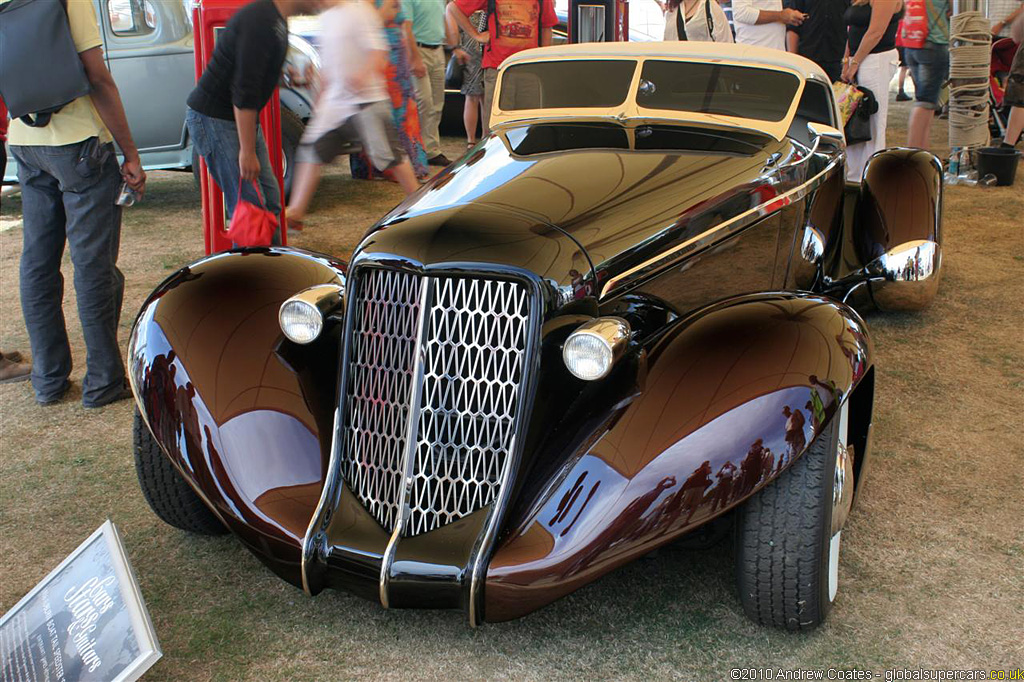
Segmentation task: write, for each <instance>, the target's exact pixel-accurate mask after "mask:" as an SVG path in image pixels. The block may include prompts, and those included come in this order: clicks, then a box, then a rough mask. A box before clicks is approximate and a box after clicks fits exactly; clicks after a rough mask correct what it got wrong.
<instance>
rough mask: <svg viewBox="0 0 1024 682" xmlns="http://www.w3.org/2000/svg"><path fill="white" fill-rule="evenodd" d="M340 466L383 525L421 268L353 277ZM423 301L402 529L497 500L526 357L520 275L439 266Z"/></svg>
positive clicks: (404, 406)
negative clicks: (472, 273)
mask: <svg viewBox="0 0 1024 682" xmlns="http://www.w3.org/2000/svg"><path fill="white" fill-rule="evenodd" d="M354 280H355V282H354V284H355V286H354V287H353V290H352V291H353V295H354V296H356V299H355V301H354V302H353V306H352V308H351V310H352V313H351V317H352V319H351V324H352V337H351V344H352V346H351V349H350V352H349V368H348V371H349V374H348V377H349V379H348V384H347V392H348V393H347V396H346V404H345V409H346V420H345V427H344V429H345V431H344V439H345V440H344V443H345V452H344V456H343V457H342V474H343V475H344V477H345V479H346V481H347V482H348V483H349V485H350V486H351V488H352V491H353V492H354V493H355V495H356V496H357V497H358V498H359V499H360V501H362V503H363V504H364V505H365V506H366V508H367V509H368V510H369V511H370V513H371V514H373V516H374V517H375V518H376V519H377V521H378V522H379V523H380V524H381V525H382V526H383V527H384V528H385V529H386V530H387V531H389V532H391V531H392V530H393V529H394V528H395V525H396V524H397V523H398V520H399V514H400V510H401V507H402V499H403V495H404V492H405V491H404V486H403V476H404V473H403V466H404V461H405V456H406V451H407V449H408V448H409V447H410V444H409V443H407V442H406V440H407V439H406V431H407V428H408V421H407V420H408V419H409V414H410V405H409V401H410V400H411V399H412V388H413V386H414V382H415V381H417V380H419V379H420V377H416V376H413V373H414V371H415V359H416V354H417V338H418V330H417V321H418V317H419V300H420V294H421V291H422V289H421V287H422V286H424V284H425V283H426V281H427V280H426V278H423V277H419V276H417V275H410V274H406V273H402V272H398V271H392V270H381V269H377V268H362V269H360V271H359V273H358V275H357V276H355V277H354ZM430 284H431V285H432V292H431V295H430V297H429V304H428V309H427V310H426V311H424V316H425V320H424V323H425V325H426V329H425V336H424V348H423V353H422V356H423V362H422V369H421V371H422V389H421V393H420V399H419V403H418V404H417V405H415V406H412V413H413V418H414V419H415V420H416V424H415V426H416V430H415V431H414V434H415V441H414V443H412V444H411V447H412V448H413V452H412V454H411V456H412V458H413V460H412V471H411V475H412V477H411V487H410V490H409V517H408V523H407V524H406V525H405V527H404V529H403V535H406V536H411V535H418V534H421V533H426V532H428V531H431V530H434V529H435V528H438V527H440V526H443V525H445V524H447V523H451V522H452V521H455V520H457V519H460V518H462V517H464V516H467V515H468V514H471V513H473V512H474V511H476V510H477V509H480V508H481V507H484V506H486V505H487V504H489V503H490V502H492V501H493V500H494V498H495V497H496V495H497V494H498V490H499V487H500V485H501V480H502V476H503V473H504V469H505V467H506V466H507V464H508V461H509V453H510V451H511V448H512V445H513V440H514V435H515V430H516V424H515V417H516V412H517V406H518V401H519V399H520V386H521V385H522V384H523V375H524V370H525V363H526V348H527V336H528V333H529V318H530V303H529V295H528V291H527V287H526V286H525V285H523V284H519V283H517V282H510V281H496V280H484V279H471V278H455V277H438V278H434V279H433V280H432V281H431V282H430Z"/></svg>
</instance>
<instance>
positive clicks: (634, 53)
mask: <svg viewBox="0 0 1024 682" xmlns="http://www.w3.org/2000/svg"><path fill="white" fill-rule="evenodd" d="M595 57H617V58H624V57H637V58H640V59H648V58H651V57H667V58H669V59H687V60H697V61H719V60H721V61H728V62H733V63H745V64H750V65H752V66H756V65H762V66H772V67H776V68H783V69H788V70H790V71H793V72H795V73H797V74H799V75H802V76H803V77H804V78H817V79H819V80H823V81H825V82H826V83H828V82H829V80H828V77H827V76H826V75H825V72H824V71H823V70H822V69H821V67H820V66H818V65H817V64H815V63H814V62H812V61H811V60H809V59H806V58H804V57H801V56H799V55H795V54H791V53H789V52H783V51H782V50H774V49H772V48H768V47H756V46H754V45H739V44H737V43H708V42H697V41H685V40H673V41H664V42H635V43H579V44H566V45H556V46H552V47H539V48H533V49H530V50H523V51H522V52H517V53H516V54H514V55H512V56H511V57H509V58H507V59H506V60H505V61H504V62H502V66H503V67H504V66H509V65H511V64H518V63H521V62H532V61H541V60H545V59H566V58H570V59H591V58H595Z"/></svg>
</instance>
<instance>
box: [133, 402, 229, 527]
mask: <svg viewBox="0 0 1024 682" xmlns="http://www.w3.org/2000/svg"><path fill="white" fill-rule="evenodd" d="M132 440H133V444H134V450H135V473H136V474H138V477H139V485H140V486H141V487H142V495H143V496H144V497H145V498H146V502H147V503H149V508H150V509H152V510H153V513H155V514H156V515H157V516H159V517H160V519H161V520H163V521H164V522H165V523H168V524H170V525H172V526H174V527H175V528H180V529H182V530H187V531H189V532H190V533H199V534H201V535H223V534H224V533H227V532H228V530H227V528H225V527H224V524H223V523H221V521H220V519H218V518H217V517H216V516H215V515H214V514H213V512H211V511H210V510H209V509H207V507H206V505H205V504H203V501H202V500H201V499H199V496H198V495H196V493H195V491H194V490H192V488H191V487H189V485H188V483H186V482H185V479H183V478H182V477H181V474H179V473H178V470H177V469H175V468H174V465H173V464H171V461H170V460H169V459H167V455H165V454H164V452H163V450H162V449H161V448H160V446H159V445H158V444H157V442H156V439H155V438H153V434H152V433H150V432H149V427H148V426H146V422H145V421H143V419H142V415H141V414H139V411H138V410H136V411H135V422H134V424H133V425H132Z"/></svg>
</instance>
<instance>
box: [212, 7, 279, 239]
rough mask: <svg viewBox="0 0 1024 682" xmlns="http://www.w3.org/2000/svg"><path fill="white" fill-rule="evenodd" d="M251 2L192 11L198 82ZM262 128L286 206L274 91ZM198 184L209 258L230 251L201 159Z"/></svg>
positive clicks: (219, 196) (218, 199) (216, 195)
mask: <svg viewBox="0 0 1024 682" xmlns="http://www.w3.org/2000/svg"><path fill="white" fill-rule="evenodd" d="M249 2H251V0H197V1H196V3H195V5H194V7H193V10H192V26H193V31H194V35H195V44H196V47H195V57H196V80H197V81H198V80H199V76H200V75H202V73H203V69H205V68H206V65H207V64H208V63H209V61H210V59H211V58H212V57H213V46H214V43H215V42H216V40H217V34H218V33H219V32H220V30H222V29H223V28H224V27H225V26H227V23H228V20H229V19H230V18H231V16H232V15H233V14H234V13H235V12H236V11H238V10H239V9H240V8H241V7H243V6H245V5H246V4H248V3H249ZM260 128H261V129H262V130H263V136H264V138H266V141H267V149H268V151H269V152H270V165H271V166H273V168H274V174H275V175H276V176H277V184H278V186H279V187H280V188H281V206H284V204H285V201H284V164H283V161H282V159H283V156H282V153H281V100H280V98H279V97H278V94H277V91H276V90H275V91H274V95H273V97H271V98H270V102H268V103H267V106H266V107H264V108H263V111H262V112H260ZM199 183H200V187H201V190H202V200H203V244H204V246H205V247H206V253H207V255H209V254H211V253H216V252H218V251H226V250H227V249H230V248H231V240H230V239H228V237H227V234H226V232H225V230H226V229H227V225H225V220H224V194H223V192H221V189H220V187H218V186H217V183H215V182H214V181H213V178H212V177H210V174H209V172H208V171H207V170H206V164H205V163H204V162H203V160H202V159H201V158H200V160H199ZM280 220H281V224H282V225H284V224H285V222H284V210H283V209H282V211H281V216H280ZM287 239H288V235H287V230H284V229H282V230H281V243H282V244H286V243H287Z"/></svg>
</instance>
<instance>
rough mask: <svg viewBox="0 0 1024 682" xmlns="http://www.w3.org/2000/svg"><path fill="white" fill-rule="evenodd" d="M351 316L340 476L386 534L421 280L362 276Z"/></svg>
mask: <svg viewBox="0 0 1024 682" xmlns="http://www.w3.org/2000/svg"><path fill="white" fill-rule="evenodd" d="M355 285H356V286H355V296H356V300H355V302H354V305H353V306H352V307H351V309H350V315H351V323H352V337H351V344H352V348H351V351H350V355H349V357H350V360H349V366H348V382H347V384H348V385H347V402H346V405H345V409H346V415H345V428H344V434H343V437H344V446H345V457H344V458H343V459H342V475H343V476H344V477H345V480H346V481H347V482H348V484H349V486H350V487H351V489H352V492H354V493H355V495H356V497H358V498H359V499H360V500H361V501H362V503H363V504H364V505H365V506H366V508H367V509H368V510H369V511H370V513H371V514H373V516H374V517H375V518H376V519H377V521H378V522H380V524H381V525H382V526H384V527H385V528H388V529H391V528H393V527H394V525H395V523H396V522H397V521H398V510H399V503H400V501H401V494H402V478H403V477H404V474H405V472H404V461H405V450H406V427H407V424H408V421H409V393H410V390H411V389H412V383H413V362H414V360H415V353H416V344H417V340H418V338H419V337H418V332H419V329H418V327H417V322H418V319H419V308H420V287H421V286H422V280H421V279H420V278H419V277H417V276H415V275H410V274H407V273H404V272H399V271H395V270H377V269H367V270H363V271H362V272H361V273H360V276H359V277H358V278H356V280H355Z"/></svg>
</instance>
